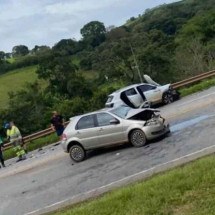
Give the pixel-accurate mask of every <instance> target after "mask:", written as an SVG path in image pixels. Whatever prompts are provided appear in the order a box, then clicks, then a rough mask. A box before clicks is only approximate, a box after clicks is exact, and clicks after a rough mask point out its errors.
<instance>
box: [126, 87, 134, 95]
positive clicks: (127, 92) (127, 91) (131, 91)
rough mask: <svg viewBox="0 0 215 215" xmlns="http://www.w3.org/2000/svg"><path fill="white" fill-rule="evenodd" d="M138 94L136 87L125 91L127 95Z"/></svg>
mask: <svg viewBox="0 0 215 215" xmlns="http://www.w3.org/2000/svg"><path fill="white" fill-rule="evenodd" d="M136 94H137V92H136V90H135V89H134V88H131V89H129V90H126V91H125V95H126V96H133V95H136Z"/></svg>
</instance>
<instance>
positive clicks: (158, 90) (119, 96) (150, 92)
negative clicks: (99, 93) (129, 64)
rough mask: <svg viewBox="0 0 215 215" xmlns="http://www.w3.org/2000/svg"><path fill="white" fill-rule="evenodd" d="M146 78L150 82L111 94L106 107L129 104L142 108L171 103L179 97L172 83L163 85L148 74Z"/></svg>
mask: <svg viewBox="0 0 215 215" xmlns="http://www.w3.org/2000/svg"><path fill="white" fill-rule="evenodd" d="M144 78H145V80H146V81H147V82H148V83H141V84H134V85H130V86H127V87H125V88H122V89H120V90H117V91H115V92H113V93H112V94H110V95H109V96H108V99H107V102H106V104H105V107H109V108H112V107H118V106H120V105H128V106H130V107H132V108H141V107H147V106H148V105H154V104H159V103H163V104H169V103H172V102H173V101H174V100H176V99H179V93H178V92H177V91H176V90H174V89H173V88H172V87H171V84H166V85H163V86H161V85H159V84H158V83H156V82H154V81H153V80H152V79H151V78H150V77H149V76H147V75H144Z"/></svg>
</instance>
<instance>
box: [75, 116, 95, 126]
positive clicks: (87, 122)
mask: <svg viewBox="0 0 215 215" xmlns="http://www.w3.org/2000/svg"><path fill="white" fill-rule="evenodd" d="M93 127H95V123H94V115H89V116H83V117H82V118H81V119H80V120H79V121H78V123H77V125H76V129H77V130H81V129H86V128H93Z"/></svg>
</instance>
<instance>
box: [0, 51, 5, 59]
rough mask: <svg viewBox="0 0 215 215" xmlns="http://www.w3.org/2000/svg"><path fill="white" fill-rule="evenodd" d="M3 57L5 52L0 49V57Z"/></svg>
mask: <svg viewBox="0 0 215 215" xmlns="http://www.w3.org/2000/svg"><path fill="white" fill-rule="evenodd" d="M4 58H5V53H4V52H3V51H0V59H1V60H3V59H4Z"/></svg>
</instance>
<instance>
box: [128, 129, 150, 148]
mask: <svg viewBox="0 0 215 215" xmlns="http://www.w3.org/2000/svg"><path fill="white" fill-rule="evenodd" d="M129 141H130V143H131V144H132V145H133V146H134V147H137V148H138V147H142V146H144V145H146V135H145V134H144V132H143V131H142V130H140V129H135V130H133V131H132V132H131V134H130V136H129Z"/></svg>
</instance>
